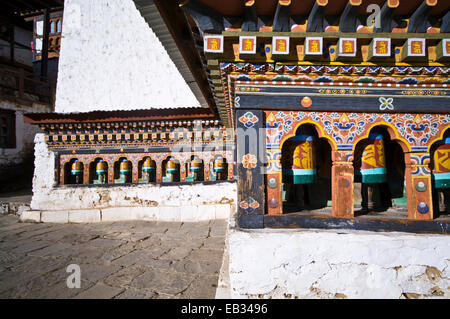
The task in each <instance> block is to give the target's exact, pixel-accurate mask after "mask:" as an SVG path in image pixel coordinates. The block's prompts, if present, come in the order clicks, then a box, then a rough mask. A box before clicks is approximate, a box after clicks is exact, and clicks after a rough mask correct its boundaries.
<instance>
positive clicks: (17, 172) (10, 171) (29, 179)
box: [0, 148, 34, 193]
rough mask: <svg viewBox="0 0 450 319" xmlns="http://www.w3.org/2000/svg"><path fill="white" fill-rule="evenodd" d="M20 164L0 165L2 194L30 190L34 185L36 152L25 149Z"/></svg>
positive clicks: (0, 191)
mask: <svg viewBox="0 0 450 319" xmlns="http://www.w3.org/2000/svg"><path fill="white" fill-rule="evenodd" d="M21 157H22V162H21V163H19V164H4V165H0V193H9V192H14V191H19V190H24V189H30V190H31V187H32V184H33V172H34V151H33V148H30V149H27V148H25V149H24V150H23V152H22V154H21Z"/></svg>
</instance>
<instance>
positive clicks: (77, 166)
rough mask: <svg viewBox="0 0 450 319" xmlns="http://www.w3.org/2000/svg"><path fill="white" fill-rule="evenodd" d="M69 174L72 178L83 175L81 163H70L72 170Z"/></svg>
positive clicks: (77, 161)
mask: <svg viewBox="0 0 450 319" xmlns="http://www.w3.org/2000/svg"><path fill="white" fill-rule="evenodd" d="M70 173H71V174H72V175H74V176H78V175H81V174H82V173H83V163H82V162H80V161H79V160H76V161H75V162H73V163H72V170H71V171H70Z"/></svg>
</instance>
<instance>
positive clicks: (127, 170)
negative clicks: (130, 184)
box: [120, 159, 131, 175]
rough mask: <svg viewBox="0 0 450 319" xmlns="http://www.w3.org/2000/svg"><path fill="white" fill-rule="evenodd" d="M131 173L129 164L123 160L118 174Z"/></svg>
mask: <svg viewBox="0 0 450 319" xmlns="http://www.w3.org/2000/svg"><path fill="white" fill-rule="evenodd" d="M130 173H131V162H130V161H129V160H127V159H123V160H122V161H121V162H120V174H123V175H128V174H130Z"/></svg>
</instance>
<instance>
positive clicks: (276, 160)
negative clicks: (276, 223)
mask: <svg viewBox="0 0 450 319" xmlns="http://www.w3.org/2000/svg"><path fill="white" fill-rule="evenodd" d="M267 156H268V158H269V165H268V167H267V175H266V193H267V211H268V214H269V215H280V214H282V213H283V179H282V175H281V172H282V171H281V167H282V166H281V150H280V149H268V150H267Z"/></svg>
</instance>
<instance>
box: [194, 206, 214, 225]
mask: <svg viewBox="0 0 450 319" xmlns="http://www.w3.org/2000/svg"><path fill="white" fill-rule="evenodd" d="M212 219H216V205H200V206H198V221H204V220H212Z"/></svg>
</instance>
